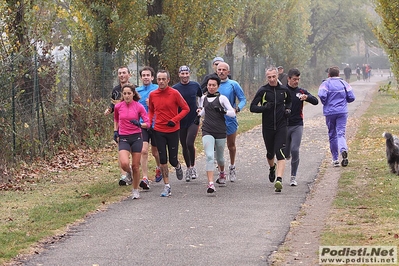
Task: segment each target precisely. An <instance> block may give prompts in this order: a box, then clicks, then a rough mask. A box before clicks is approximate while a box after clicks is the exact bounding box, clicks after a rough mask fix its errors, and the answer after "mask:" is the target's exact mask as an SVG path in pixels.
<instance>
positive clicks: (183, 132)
mask: <svg viewBox="0 0 399 266" xmlns="http://www.w3.org/2000/svg"><path fill="white" fill-rule="evenodd" d="M198 127H199V125H196V124H191V126H189V127H188V128H180V144H181V146H182V149H183V157H184V162H185V163H186V166H187V167H190V166H194V165H195V145H194V142H195V138H196V137H197V133H198Z"/></svg>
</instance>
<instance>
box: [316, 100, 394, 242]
mask: <svg viewBox="0 0 399 266" xmlns="http://www.w3.org/2000/svg"><path fill="white" fill-rule="evenodd" d="M398 114H399V107H398V100H397V99H394V98H393V97H392V96H391V95H389V94H384V93H376V94H375V97H374V100H373V103H372V105H371V106H370V108H369V109H368V110H367V111H366V113H365V114H364V115H363V116H362V118H361V121H360V123H359V129H358V131H357V134H356V137H355V138H354V139H353V140H352V142H351V144H350V164H349V166H348V167H347V168H345V169H343V171H342V175H341V178H340V179H339V183H338V192H337V196H336V198H335V201H334V204H333V209H332V210H331V214H330V216H329V219H328V221H327V223H326V227H325V230H324V232H323V233H322V236H321V243H322V245H333V246H342V245H345V246H371V245H373V246H376V245H389V246H392V245H398V244H399V236H398V235H399V227H398V219H399V198H398V192H399V191H398V189H399V176H397V175H395V174H392V173H390V171H389V168H388V165H387V162H386V155H385V139H384V138H383V137H382V133H383V132H385V131H387V132H391V133H393V134H395V135H399V117H398Z"/></svg>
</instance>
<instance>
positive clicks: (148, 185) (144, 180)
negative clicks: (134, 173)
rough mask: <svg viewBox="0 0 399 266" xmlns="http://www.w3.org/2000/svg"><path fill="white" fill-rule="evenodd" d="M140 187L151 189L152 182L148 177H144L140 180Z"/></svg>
mask: <svg viewBox="0 0 399 266" xmlns="http://www.w3.org/2000/svg"><path fill="white" fill-rule="evenodd" d="M140 187H141V188H142V189H144V190H149V189H150V183H149V182H148V179H147V178H143V180H141V182H140Z"/></svg>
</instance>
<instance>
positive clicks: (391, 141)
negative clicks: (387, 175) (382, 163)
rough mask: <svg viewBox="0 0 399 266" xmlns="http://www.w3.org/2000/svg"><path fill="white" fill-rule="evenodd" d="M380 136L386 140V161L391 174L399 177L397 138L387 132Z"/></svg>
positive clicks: (398, 140) (398, 142)
mask: <svg viewBox="0 0 399 266" xmlns="http://www.w3.org/2000/svg"><path fill="white" fill-rule="evenodd" d="M382 136H383V137H384V138H386V151H387V161H388V165H389V167H390V168H391V172H392V173H395V174H397V175H399V138H398V137H396V136H393V135H392V134H391V133H388V132H384V133H383V134H382Z"/></svg>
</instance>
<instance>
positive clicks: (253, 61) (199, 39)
mask: <svg viewBox="0 0 399 266" xmlns="http://www.w3.org/2000/svg"><path fill="white" fill-rule="evenodd" d="M380 2H381V3H382V2H385V1H380ZM388 6H389V4H388V2H387V3H386V4H384V5H383V4H381V5H377V11H378V12H382V11H384V10H385V9H384V8H386V7H388ZM392 8H394V6H392ZM381 10H382V11H381ZM394 11H395V10H392V12H386V13H387V14H384V16H381V17H383V18H385V17H387V19H388V18H389V16H390V15H389V14H392V16H393V14H395V12H394ZM381 14H382V13H381ZM373 15H374V17H373ZM373 20H378V17H375V13H374V12H373V6H371V4H370V2H368V1H361V0H354V1H350V2H348V1H345V0H337V1H334V2H325V1H322V0H279V1H277V0H271V1H261V0H252V1H250V0H236V1H231V0H220V1H214V0H206V1H203V0H185V1H183V0H174V1H172V0H133V1H131V0H129V1H127V0H121V1H116V0H95V1H87V0H84V1H77V0H63V1H60V0H56V1H50V0H31V1H26V0H19V1H16V0H6V1H0V21H1V23H0V28H1V29H2V32H3V34H2V36H1V42H0V57H1V59H2V60H1V64H2V65H1V66H2V68H1V69H0V82H1V83H2V86H1V87H0V90H1V93H0V106H1V107H0V119H1V121H2V122H3V123H0V130H2V132H4V133H3V136H2V138H1V140H0V145H2V147H4V150H5V151H4V153H2V154H1V155H0V168H1V169H0V173H2V176H7V177H8V178H7V180H11V178H9V177H10V176H12V167H14V166H15V165H18V164H14V163H15V162H17V161H21V160H27V161H29V160H33V159H34V158H36V157H38V156H41V157H43V156H45V157H46V156H47V157H49V156H50V157H51V156H53V155H54V154H57V152H58V151H59V150H60V149H73V148H76V147H78V146H79V147H86V146H87V147H99V146H101V145H102V143H104V142H108V141H109V139H110V137H109V135H108V131H110V129H112V128H111V126H110V124H111V122H112V119H111V117H104V116H103V115H102V113H103V110H102V109H104V108H105V106H106V105H107V104H108V101H109V100H108V98H109V94H110V91H111V89H112V87H113V86H114V85H115V70H116V68H117V67H118V66H121V65H128V66H129V67H130V68H131V69H132V71H133V76H134V78H133V79H132V80H131V82H134V83H139V80H138V78H137V72H138V69H139V68H140V67H142V66H144V65H150V66H152V67H153V68H154V69H160V68H164V69H168V70H169V71H170V73H171V75H172V81H171V84H174V83H176V82H178V78H177V69H178V68H179V66H180V65H189V66H190V68H191V69H192V72H193V73H192V76H193V78H194V79H195V78H196V79H197V80H198V81H201V78H202V77H203V75H205V74H207V73H209V72H210V71H212V69H211V67H210V61H211V59H212V58H213V57H214V56H223V57H224V58H225V60H226V61H227V62H228V63H229V64H230V66H231V69H232V72H233V78H234V79H236V80H237V81H239V82H240V83H241V84H242V87H243V88H244V90H245V93H246V95H247V97H251V96H252V95H253V93H254V92H255V91H256V90H257V88H258V87H259V86H260V85H261V84H263V83H264V68H265V67H267V66H269V65H283V66H284V67H285V69H286V71H287V70H288V69H289V68H292V67H297V68H299V69H301V72H302V80H303V81H302V85H303V86H311V85H312V84H317V83H318V82H319V81H320V80H321V79H322V78H323V77H324V75H325V73H324V70H325V68H326V67H328V66H330V65H331V64H340V62H349V61H347V59H348V58H349V57H350V56H351V55H353V56H357V57H358V58H361V57H362V55H364V51H366V50H367V49H368V47H371V46H378V42H377V40H376V39H375V38H374V37H373V34H372V31H371V27H370V26H369V23H368V21H373ZM390 23H394V22H393V21H392V22H390ZM388 26H389V25H388V24H384V25H382V27H381V28H379V31H378V34H379V35H378V36H379V38H381V36H384V37H385V39H383V40H385V43H384V42H383V44H384V46H385V47H387V48H390V47H391V48H392V47H394V46H392V45H393V44H392V45H391V46H389V45H388V44H389V42H388V41H387V37H386V35H387V34H388V32H389V33H390V34H393V33H392V31H394V27H393V26H394V24H393V25H390V26H389V27H391V28H389V27H388ZM384 27H385V28H384ZM389 29H391V31H390V30H389ZM392 36H395V35H392ZM393 39H394V37H392V42H393ZM392 49H393V48H392ZM388 50H389V49H388ZM390 56H391V59H396V57H395V55H394V54H391V55H390ZM356 60H357V59H356ZM352 62H355V59H354V60H353V61H352ZM353 64H354V63H353ZM394 69H396V67H395V66H394Z"/></svg>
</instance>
